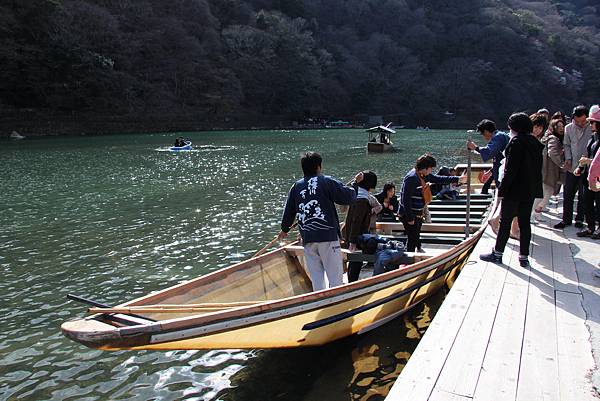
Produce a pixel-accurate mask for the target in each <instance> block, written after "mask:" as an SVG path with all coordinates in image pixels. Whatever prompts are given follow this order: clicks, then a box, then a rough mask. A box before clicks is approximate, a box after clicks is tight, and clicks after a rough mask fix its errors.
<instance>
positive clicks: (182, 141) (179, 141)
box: [173, 136, 185, 148]
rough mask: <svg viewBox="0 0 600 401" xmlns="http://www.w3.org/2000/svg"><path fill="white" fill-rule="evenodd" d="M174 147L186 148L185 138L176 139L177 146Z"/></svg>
mask: <svg viewBox="0 0 600 401" xmlns="http://www.w3.org/2000/svg"><path fill="white" fill-rule="evenodd" d="M173 146H175V147H176V148H180V147H182V146H185V140H184V139H183V137H182V136H180V137H177V138H176V139H175V145H173Z"/></svg>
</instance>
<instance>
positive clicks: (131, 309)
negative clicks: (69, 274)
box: [88, 301, 265, 313]
mask: <svg viewBox="0 0 600 401" xmlns="http://www.w3.org/2000/svg"><path fill="white" fill-rule="evenodd" d="M263 302H265V301H241V302H223V303H216V302H215V303H204V304H187V305H186V304H181V305H177V304H165V305H160V304H158V305H137V306H117V307H113V308H110V307H109V308H89V309H88V312H90V313H188V312H206V311H217V310H224V309H232V308H239V307H243V306H250V305H257V304H260V303H263Z"/></svg>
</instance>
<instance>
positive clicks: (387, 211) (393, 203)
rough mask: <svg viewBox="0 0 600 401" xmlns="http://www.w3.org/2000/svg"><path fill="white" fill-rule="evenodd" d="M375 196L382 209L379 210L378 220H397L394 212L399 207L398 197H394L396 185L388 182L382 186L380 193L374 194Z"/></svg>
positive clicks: (396, 211)
mask: <svg viewBox="0 0 600 401" xmlns="http://www.w3.org/2000/svg"><path fill="white" fill-rule="evenodd" d="M375 198H377V200H378V201H379V203H381V204H382V205H383V209H381V212H379V215H378V216H377V217H378V220H379V221H397V219H396V213H398V208H399V207H400V205H399V203H398V197H396V185H394V183H393V182H388V183H386V184H385V185H384V186H383V189H382V190H381V192H380V193H378V194H377V195H375Z"/></svg>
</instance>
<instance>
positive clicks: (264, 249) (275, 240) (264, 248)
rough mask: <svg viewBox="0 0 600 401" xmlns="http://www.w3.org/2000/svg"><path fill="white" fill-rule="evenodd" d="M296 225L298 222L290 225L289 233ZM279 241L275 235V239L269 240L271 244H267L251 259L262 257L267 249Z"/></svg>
mask: <svg viewBox="0 0 600 401" xmlns="http://www.w3.org/2000/svg"><path fill="white" fill-rule="evenodd" d="M297 225H298V222H295V223H294V224H292V226H291V227H290V231H291V230H293V229H294V228H295V227H296V226H297ZM278 240H279V234H277V236H276V237H275V238H273V239H272V240H271V242H269V243H268V244H267V245H265V246H263V247H262V248H261V249H260V251H258V252H256V253H255V254H254V255H253V256H252V258H256V257H257V256H260V255H262V254H263V253H265V251H266V250H267V249H269V248H270V247H271V246H273V244H274V243H276V242H277V241H278Z"/></svg>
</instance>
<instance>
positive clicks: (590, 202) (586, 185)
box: [575, 105, 600, 239]
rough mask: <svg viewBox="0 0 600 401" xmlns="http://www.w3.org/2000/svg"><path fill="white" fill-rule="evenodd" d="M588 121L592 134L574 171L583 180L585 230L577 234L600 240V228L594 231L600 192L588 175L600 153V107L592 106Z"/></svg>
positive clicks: (596, 182)
mask: <svg viewBox="0 0 600 401" xmlns="http://www.w3.org/2000/svg"><path fill="white" fill-rule="evenodd" d="M588 121H589V123H590V125H591V127H592V131H593V132H594V134H593V135H592V137H591V138H590V140H589V141H588V143H587V147H586V154H585V155H584V157H582V158H581V159H580V160H579V167H577V169H576V170H575V175H577V176H581V179H582V180H583V199H584V202H585V221H586V223H587V228H585V229H583V230H581V231H579V232H578V233H577V236H578V237H591V238H592V239H600V227H598V230H596V231H595V228H596V221H597V220H598V219H599V218H600V216H599V215H598V210H600V192H597V191H598V189H597V185H598V181H597V178H594V177H593V176H592V175H591V174H590V170H591V168H590V165H591V164H592V161H593V160H594V159H595V158H596V155H597V154H598V153H600V150H599V148H600V106H598V105H594V106H592V107H591V108H590V116H589V117H588Z"/></svg>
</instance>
